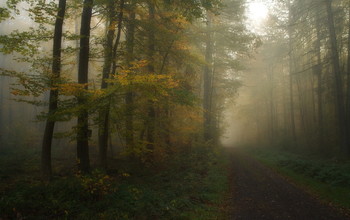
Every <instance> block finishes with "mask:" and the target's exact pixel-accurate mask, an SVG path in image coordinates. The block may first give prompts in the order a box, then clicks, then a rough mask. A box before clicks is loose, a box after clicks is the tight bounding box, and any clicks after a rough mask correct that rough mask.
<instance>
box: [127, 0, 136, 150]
mask: <svg viewBox="0 0 350 220" xmlns="http://www.w3.org/2000/svg"><path fill="white" fill-rule="evenodd" d="M129 10H130V15H129V19H128V24H127V27H126V65H127V66H128V67H129V68H130V67H131V66H132V65H131V62H132V61H133V60H134V41H135V17H136V14H135V0H132V2H131V5H130V8H129ZM125 105H126V117H125V128H126V137H125V142H126V146H127V148H128V149H131V148H133V146H134V94H133V90H132V88H131V87H130V88H128V91H127V93H126V95H125Z"/></svg>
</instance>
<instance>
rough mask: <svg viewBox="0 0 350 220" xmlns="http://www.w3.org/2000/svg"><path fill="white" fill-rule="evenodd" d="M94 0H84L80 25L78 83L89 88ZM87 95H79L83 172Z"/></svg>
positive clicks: (82, 165) (86, 167) (84, 165)
mask: <svg viewBox="0 0 350 220" xmlns="http://www.w3.org/2000/svg"><path fill="white" fill-rule="evenodd" d="M92 6H93V0H84V8H83V13H82V15H81V26H80V36H81V38H80V50H79V67H78V83H79V84H82V85H84V88H85V89H86V90H87V89H88V85H87V83H88V72H89V52H90V23H91V16H92ZM86 102H87V100H86V95H85V94H82V95H79V97H78V104H79V105H81V106H83V107H82V110H81V111H80V112H79V115H78V125H77V156H78V168H79V170H80V171H81V172H82V173H88V172H90V159H89V114H88V111H87V109H86V108H87V106H85V105H86Z"/></svg>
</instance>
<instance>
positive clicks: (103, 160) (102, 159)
mask: <svg viewBox="0 0 350 220" xmlns="http://www.w3.org/2000/svg"><path fill="white" fill-rule="evenodd" d="M108 9H109V13H108V19H109V24H108V27H107V29H108V31H107V41H106V45H105V61H104V66H103V72H102V83H101V89H106V88H107V87H108V84H107V82H106V80H107V79H109V75H110V74H111V71H112V64H113V63H115V62H116V52H114V51H116V50H117V48H118V45H119V40H120V34H121V23H122V20H123V10H124V0H121V1H120V10H119V16H118V21H119V22H118V34H117V39H116V40H118V42H116V43H114V44H113V40H114V37H115V28H116V15H117V12H116V10H115V2H114V1H113V0H110V1H109V2H108ZM114 46H115V48H114ZM109 108H110V101H109V100H108V101H107V103H106V105H104V106H103V107H102V109H101V111H100V115H99V118H100V120H101V121H100V124H99V138H98V140H99V164H100V166H101V168H103V169H106V168H107V149H108V138H109Z"/></svg>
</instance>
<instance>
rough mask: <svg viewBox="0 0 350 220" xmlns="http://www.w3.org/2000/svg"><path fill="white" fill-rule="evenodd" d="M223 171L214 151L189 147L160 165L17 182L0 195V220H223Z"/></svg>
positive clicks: (118, 166) (127, 165) (121, 165)
mask: <svg viewBox="0 0 350 220" xmlns="http://www.w3.org/2000/svg"><path fill="white" fill-rule="evenodd" d="M226 166H227V159H225V158H224V156H223V154H222V153H220V152H219V151H215V150H213V149H207V148H194V149H192V150H187V151H186V152H183V153H177V154H175V155H172V156H171V157H169V158H168V160H166V162H162V163H159V164H153V165H148V166H142V165H141V164H139V163H136V162H135V163H131V162H130V161H127V160H124V161H123V160H119V161H117V162H115V164H114V168H112V169H110V170H109V172H107V173H105V172H102V171H99V170H94V171H93V172H92V173H91V175H88V176H82V175H78V174H76V175H75V176H64V177H56V178H55V179H54V180H53V181H52V182H51V183H49V184H44V183H41V182H40V181H33V182H31V183H28V182H24V183H17V184H15V185H12V186H10V187H9V186H7V188H8V190H6V191H5V192H1V193H0V219H1V218H2V219H16V218H17V219H18V218H19V219H223V218H224V216H223V215H224V214H223V212H222V210H221V207H222V205H223V200H224V196H225V193H226V192H227V190H228V180H227V169H225V168H226ZM1 184H5V183H1Z"/></svg>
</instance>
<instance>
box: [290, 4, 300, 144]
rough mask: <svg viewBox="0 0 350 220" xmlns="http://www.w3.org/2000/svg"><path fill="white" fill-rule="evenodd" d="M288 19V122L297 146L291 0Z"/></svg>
mask: <svg viewBox="0 0 350 220" xmlns="http://www.w3.org/2000/svg"><path fill="white" fill-rule="evenodd" d="M288 8H289V9H288V10H289V15H288V20H289V22H288V23H289V27H288V36H289V40H288V41H289V101H290V123H291V133H292V138H293V145H296V146H297V143H298V142H297V135H296V131H295V114H294V91H293V39H292V38H293V36H292V33H293V30H292V24H293V15H292V8H291V2H290V0H289V1H288Z"/></svg>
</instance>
